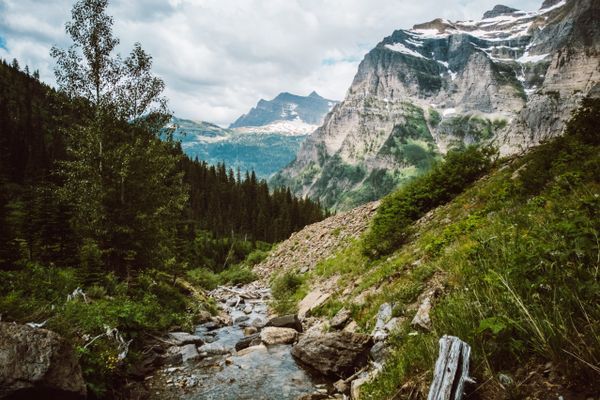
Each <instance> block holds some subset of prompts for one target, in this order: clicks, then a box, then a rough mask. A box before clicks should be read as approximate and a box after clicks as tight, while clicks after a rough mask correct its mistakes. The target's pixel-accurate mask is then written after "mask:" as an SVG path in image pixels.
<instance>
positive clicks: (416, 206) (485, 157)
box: [363, 146, 495, 257]
mask: <svg viewBox="0 0 600 400" xmlns="http://www.w3.org/2000/svg"><path fill="white" fill-rule="evenodd" d="M493 154H495V151H494V150H493V149H492V148H489V147H483V148H479V147H474V146H471V147H467V148H466V149H464V150H461V151H458V150H455V151H450V152H449V153H448V154H447V156H446V159H445V160H444V161H442V162H440V163H438V164H436V165H435V166H434V167H433V168H432V170H431V171H430V172H429V173H427V174H425V175H423V176H420V177H418V178H416V179H415V180H413V181H412V182H409V183H408V184H407V185H406V186H404V187H403V188H401V189H400V190H398V191H397V192H395V193H392V194H391V195H389V196H387V197H386V198H385V199H384V200H383V202H382V204H381V206H380V207H379V210H378V211H377V214H376V216H375V218H374V219H373V223H372V225H371V228H370V230H369V231H368V233H367V234H366V236H365V237H364V241H363V251H364V253H365V254H366V255H368V256H370V257H379V256H381V255H384V254H388V253H390V252H391V251H393V250H394V249H395V248H397V247H398V246H400V245H401V244H403V243H404V241H405V240H406V238H407V237H408V235H409V234H410V226H411V225H412V223H413V222H415V221H416V220H417V219H419V218H420V217H422V216H423V215H424V214H425V213H426V212H428V211H429V210H431V209H433V208H435V207H437V206H440V205H442V204H444V203H446V202H448V201H450V200H451V199H452V198H453V197H454V196H456V195H457V194H459V193H461V192H462V191H463V190H464V189H465V188H466V187H467V186H468V185H469V184H471V183H473V182H474V181H475V180H476V179H477V178H479V177H481V176H482V175H483V174H484V173H486V172H487V171H488V170H489V169H490V167H491V165H492V161H491V156H492V155H493Z"/></svg>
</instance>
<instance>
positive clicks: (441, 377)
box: [427, 335, 473, 400]
mask: <svg viewBox="0 0 600 400" xmlns="http://www.w3.org/2000/svg"><path fill="white" fill-rule="evenodd" d="M470 355H471V346H469V345H468V344H467V343H465V342H463V341H462V340H460V339H459V338H457V337H455V336H448V335H444V336H443V337H442V338H441V339H440V354H439V356H438V359H437V361H436V363H435V371H434V374H433V382H432V383H431V387H430V388H429V396H427V400H461V399H462V397H463V390H464V387H465V382H473V381H472V379H471V378H469V357H470Z"/></svg>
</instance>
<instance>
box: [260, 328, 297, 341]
mask: <svg viewBox="0 0 600 400" xmlns="http://www.w3.org/2000/svg"><path fill="white" fill-rule="evenodd" d="M296 335H298V332H297V331H296V330H295V329H292V328H278V327H275V326H267V327H265V328H264V329H263V330H262V331H260V339H261V340H262V341H263V343H264V344H266V345H275V344H290V343H293V342H294V340H296Z"/></svg>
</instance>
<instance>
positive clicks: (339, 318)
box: [329, 308, 352, 329]
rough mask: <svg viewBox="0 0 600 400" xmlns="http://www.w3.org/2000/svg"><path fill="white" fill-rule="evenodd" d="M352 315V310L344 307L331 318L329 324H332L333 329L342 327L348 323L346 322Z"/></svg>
mask: <svg viewBox="0 0 600 400" xmlns="http://www.w3.org/2000/svg"><path fill="white" fill-rule="evenodd" d="M351 316H352V314H351V313H350V310H348V309H346V308H342V309H341V310H340V311H338V312H337V314H335V316H334V317H333V318H332V319H331V321H330V323H329V326H331V328H332V329H342V328H343V327H344V326H345V325H346V323H347V322H348V321H349V320H350V317H351Z"/></svg>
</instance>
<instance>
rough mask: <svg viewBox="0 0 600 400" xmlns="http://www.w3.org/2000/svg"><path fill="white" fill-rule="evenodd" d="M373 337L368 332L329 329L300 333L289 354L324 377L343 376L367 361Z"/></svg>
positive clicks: (350, 373) (351, 372)
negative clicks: (301, 334)
mask: <svg viewBox="0 0 600 400" xmlns="http://www.w3.org/2000/svg"><path fill="white" fill-rule="evenodd" d="M372 346H373V340H372V339H371V337H370V336H368V335H362V334H358V333H350V332H343V331H342V332H332V333H325V334H323V335H321V336H303V337H302V338H301V339H300V340H299V341H298V343H297V344H296V345H295V346H294V347H293V348H292V356H294V358H296V359H297V360H298V361H300V362H301V363H302V364H304V365H307V366H309V367H311V368H313V369H315V370H316V371H318V372H320V373H321V374H323V375H325V376H331V377H333V376H336V377H340V378H345V377H347V376H350V375H352V374H353V373H354V372H355V371H356V370H357V369H360V368H361V367H362V366H364V365H365V364H366V363H367V360H368V357H369V350H370V349H371V347H372Z"/></svg>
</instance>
